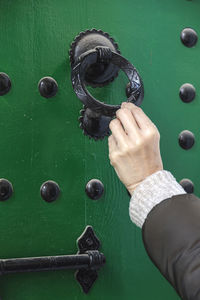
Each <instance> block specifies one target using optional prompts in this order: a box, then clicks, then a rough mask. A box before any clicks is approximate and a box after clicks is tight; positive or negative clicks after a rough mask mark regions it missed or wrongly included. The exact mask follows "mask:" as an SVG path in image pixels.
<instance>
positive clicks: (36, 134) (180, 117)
mask: <svg viewBox="0 0 200 300" xmlns="http://www.w3.org/2000/svg"><path fill="white" fill-rule="evenodd" d="M199 11H200V2H199V1H198V0H193V1H184V0H168V1H159V0H140V1H137V0H124V1H123V2H122V1H120V0H115V1H113V2H111V1H110V2H108V1H105V0H101V1H97V0H93V1H89V0H88V1H87V0H74V1H70V0H57V1H53V0H43V1H39V0H32V1H31V0H28V1H27V0H16V1H11V0H2V1H1V2H0V28H1V33H0V45H1V46H0V71H1V72H5V73H7V74H8V75H9V76H10V78H11V80H12V90H11V91H10V92H9V93H8V94H7V95H5V96H2V97H0V177H3V178H7V179H8V180H10V181H11V182H12V183H13V186H14V195H13V197H12V198H11V199H9V200H8V201H6V202H4V203H0V257H2V258H11V257H24V256H40V255H59V254H71V253H76V251H77V248H76V239H77V238H78V237H79V236H80V234H81V233H82V231H83V230H84V228H85V226H86V225H92V226H93V227H94V230H95V232H96V234H97V235H98V237H99V238H100V239H101V242H102V248H101V250H102V252H104V254H105V255H106V258H107V263H106V265H105V267H104V268H103V269H101V270H100V272H99V279H98V281H97V282H96V283H95V285H94V286H93V288H92V290H91V292H90V293H89V294H88V295H84V294H83V293H82V291H81V289H80V287H79V285H78V283H77V282H76V281H75V279H74V271H71V270H69V271H57V272H43V273H42V272H41V273H34V274H16V275H6V276H3V277H1V278H0V295H1V296H2V299H3V300H11V299H12V300H13V299H15V300H18V299H20V300H27V299H29V300H32V299H34V300H35V299H37V300H52V299H59V300H64V299H70V300H79V299H81V300H82V299H92V300H103V299H104V300H108V299H109V300H114V299H124V300H125V299H126V300H130V299H139V300H146V299H152V300H155V299H162V300H176V299H179V297H178V296H177V295H176V293H175V292H174V290H173V288H172V287H171V286H170V285H169V283H168V282H167V281H166V280H165V279H164V278H163V277H162V276H161V274H160V273H159V271H158V270H157V269H156V267H155V266H154V265H153V264H152V263H151V261H150V259H149V258H148V257H147V254H146V252H145V250H144V247H143V243H142V238H141V230H140V229H139V228H137V227H136V226H135V225H134V224H133V223H132V222H131V221H130V219H129V214H128V204H129V196H128V194H127V192H126V190H125V188H124V186H123V185H122V183H121V182H120V181H119V180H118V178H117V176H116V174H115V172H114V170H113V169H112V167H111V165H110V163H109V159H108V144H107V138H106V139H104V140H103V141H99V142H95V141H93V140H89V139H88V137H85V136H84V135H83V134H82V131H81V130H80V129H79V124H78V116H79V110H80V109H81V108H82V105H81V102H80V101H79V100H78V99H77V98H76V96H75V94H74V92H73V90H72V86H71V81H70V65H69V58H68V49H69V46H70V43H71V41H72V40H73V39H74V37H75V36H76V35H77V34H78V33H79V32H80V31H84V30H86V29H91V28H97V29H102V30H104V31H107V32H109V33H110V35H111V36H112V37H114V38H115V40H116V41H117V42H118V43H119V47H120V50H121V52H122V55H123V56H125V57H126V58H127V59H128V60H130V61H131V62H132V63H133V64H134V65H135V66H136V67H137V69H138V70H139V72H140V74H141V76H142V78H143V81H144V87H145V98H144V101H143V103H142V108H143V110H144V111H145V113H146V114H147V115H148V116H149V117H150V118H151V119H152V121H153V122H154V123H155V124H156V125H157V127H158V128H159V131H160V134H161V154H162V158H163V163H164V168H165V169H166V170H170V171H171V172H172V173H173V174H174V176H175V177H176V178H177V180H178V181H179V180H181V179H182V178H189V179H191V180H192V181H193V182H194V184H195V193H196V195H198V196H200V178H199V163H200V156H199V151H200V146H199V128H200V123H199V122H198V120H199V108H200V107H199V91H200V82H199V73H200V64H199V62H200V51H199V47H200V44H197V46H196V47H195V48H193V49H189V48H186V47H184V46H183V45H182V44H181V42H180V38H179V36H180V32H181V30H182V29H183V28H185V27H192V28H194V29H195V30H196V31H197V32H198V33H200V28H199V27H200V25H199ZM44 76H52V77H54V78H55V79H56V80H57V82H58V85H59V92H58V94H57V95H56V97H54V98H52V99H44V98H42V97H41V96H40V95H39V92H38V89H37V84H38V81H39V80H40V78H42V77H44ZM186 82H189V83H193V84H194V85H195V87H196V89H197V97H196V99H195V101H193V102H192V103H189V104H186V103H183V102H181V100H180V99H179V96H178V93H179V87H180V86H181V85H182V84H183V83H186ZM126 83H127V79H126V77H125V76H124V74H120V75H119V77H118V78H117V79H116V80H115V82H114V83H112V84H110V85H109V86H107V87H104V88H102V89H100V88H99V89H96V90H94V91H93V93H94V95H95V96H96V97H98V98H99V99H102V100H103V101H105V102H107V103H113V104H117V103H121V102H122V101H124V100H125V94H124V88H125V85H126ZM185 129H187V130H191V131H192V132H193V133H194V134H195V136H196V143H195V145H194V147H193V148H192V149H191V150H189V151H185V150H183V149H181V148H180V147H179V145H178V140H177V139H178V135H179V133H180V132H181V131H182V130H185ZM92 178H98V179H100V180H101V181H102V182H103V183H104V185H105V195H104V196H103V198H102V199H101V200H99V201H92V200H90V199H89V198H88V197H87V196H86V194H85V192H84V189H85V184H86V183H87V182H88V180H90V179H92ZM48 179H51V180H55V181H56V182H57V183H58V184H59V185H60V187H61V197H60V198H59V199H58V200H57V201H55V202H54V203H45V202H44V201H43V200H41V197H40V193H39V190H40V186H41V184H42V183H43V182H44V181H46V180H48Z"/></svg>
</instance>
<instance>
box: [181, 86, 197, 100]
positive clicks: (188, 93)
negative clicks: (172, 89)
mask: <svg viewBox="0 0 200 300" xmlns="http://www.w3.org/2000/svg"><path fill="white" fill-rule="evenodd" d="M179 96H180V98H181V100H182V101H183V102H187V103H188V102H191V101H192V100H194V98H195V96H196V89H195V87H194V86H193V85H192V84H190V83H185V84H183V85H182V86H181V88H180V91H179Z"/></svg>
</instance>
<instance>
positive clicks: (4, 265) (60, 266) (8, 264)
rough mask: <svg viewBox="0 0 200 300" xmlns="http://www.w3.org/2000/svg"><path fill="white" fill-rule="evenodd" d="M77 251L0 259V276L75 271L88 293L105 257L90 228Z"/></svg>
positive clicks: (83, 235)
mask: <svg viewBox="0 0 200 300" xmlns="http://www.w3.org/2000/svg"><path fill="white" fill-rule="evenodd" d="M77 245H78V248H79V251H78V253H77V254H75V255H59V256H41V257H26V258H11V259H0V275H3V274H8V273H17V272H35V271H53V270H64V269H76V270H77V271H76V273H75V278H76V279H77V281H78V282H79V283H80V285H81V286H82V289H83V292H84V293H88V292H89V290H90V288H91V287H92V285H93V283H94V282H95V280H96V279H97V277H98V274H97V270H98V269H99V268H100V267H102V266H103V264H105V256H104V254H103V253H100V252H99V251H98V249H99V247H100V241H99V239H98V238H97V236H96V235H95V233H94V231H93V228H92V227H91V226H86V228H85V230H84V232H83V233H82V235H81V236H80V237H79V238H78V239H77Z"/></svg>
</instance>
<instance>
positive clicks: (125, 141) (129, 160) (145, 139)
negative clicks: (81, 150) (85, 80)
mask: <svg viewBox="0 0 200 300" xmlns="http://www.w3.org/2000/svg"><path fill="white" fill-rule="evenodd" d="M109 128H110V130H111V131H112V134H111V135H110V136H109V137H108V146H109V159H110V164H111V165H112V166H113V167H114V169H115V171H116V173H117V175H118V177H119V179H120V180H121V181H122V183H123V184H124V185H125V187H126V188H127V190H128V191H129V193H130V194H131V196H132V195H133V192H134V190H135V188H136V186H137V185H138V184H140V183H141V182H142V181H143V180H144V179H145V178H146V177H147V176H149V175H151V174H153V173H155V172H157V171H160V170H163V163H162V158H161V155H160V133H159V131H158V129H157V127H156V126H155V124H154V123H153V122H152V121H151V120H150V119H149V118H148V117H147V115H146V114H145V113H144V112H143V110H142V109H141V108H140V107H138V106H136V105H135V104H133V103H130V102H129V103H128V102H123V103H122V105H121V108H120V109H118V110H117V112H116V118H115V119H113V120H112V121H111V122H110V124H109Z"/></svg>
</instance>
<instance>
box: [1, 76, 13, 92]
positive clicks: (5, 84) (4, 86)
mask: <svg viewBox="0 0 200 300" xmlns="http://www.w3.org/2000/svg"><path fill="white" fill-rule="evenodd" d="M10 89H11V81H10V78H9V76H8V75H7V74H6V73H3V72H0V96H3V95H5V94H7V93H8V92H9V91H10Z"/></svg>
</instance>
